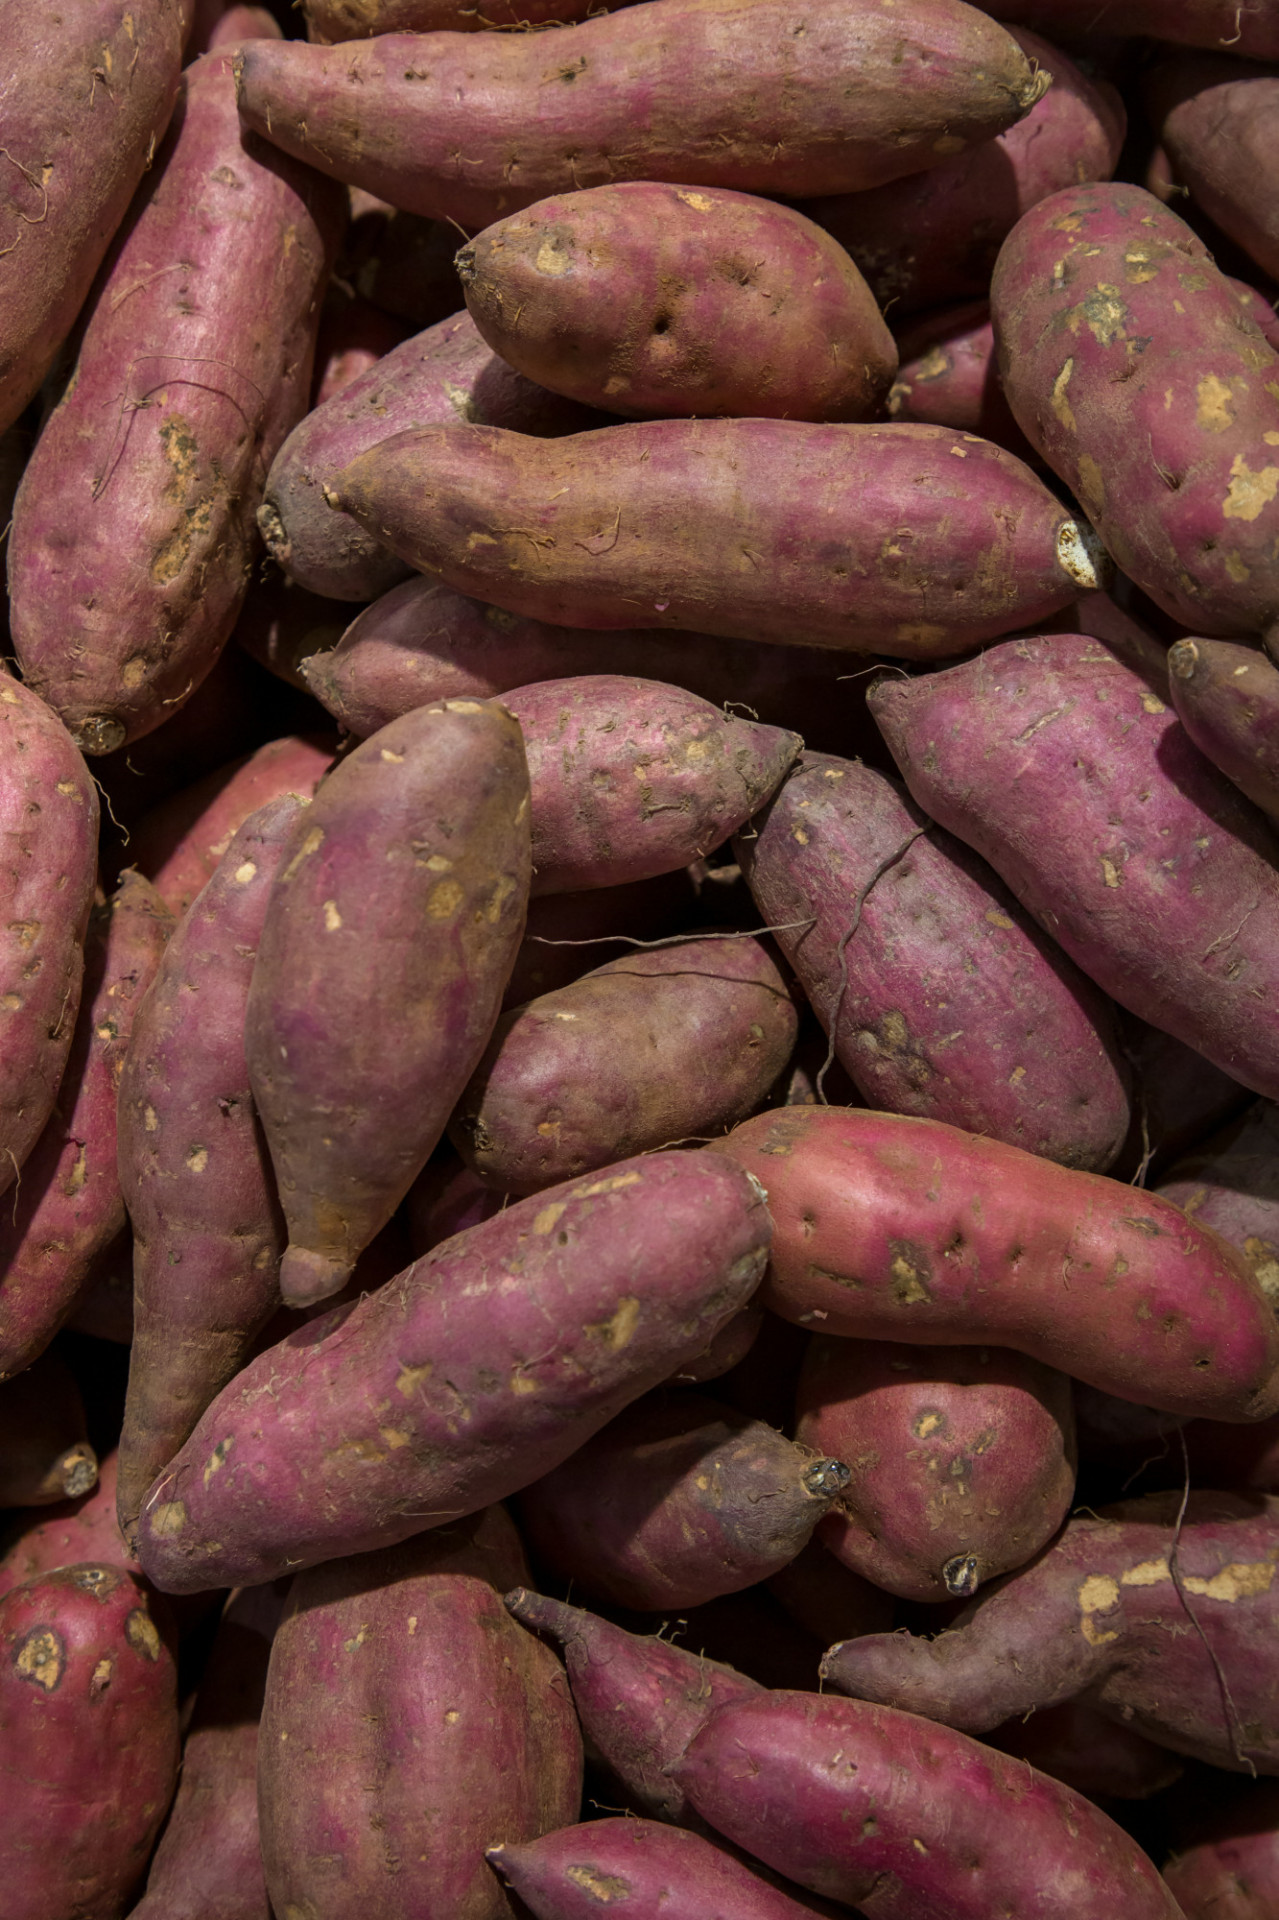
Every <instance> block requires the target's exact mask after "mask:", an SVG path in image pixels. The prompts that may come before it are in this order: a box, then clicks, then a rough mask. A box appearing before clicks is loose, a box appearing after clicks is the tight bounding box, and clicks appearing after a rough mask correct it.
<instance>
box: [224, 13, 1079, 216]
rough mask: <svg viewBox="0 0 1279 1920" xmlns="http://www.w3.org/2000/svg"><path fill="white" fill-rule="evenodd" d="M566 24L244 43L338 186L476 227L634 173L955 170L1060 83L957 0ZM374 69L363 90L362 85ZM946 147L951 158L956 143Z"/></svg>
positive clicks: (831, 175) (243, 106) (249, 98)
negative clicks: (952, 160) (967, 148)
mask: <svg viewBox="0 0 1279 1920" xmlns="http://www.w3.org/2000/svg"><path fill="white" fill-rule="evenodd" d="M654 4H656V6H657V11H656V12H655V13H654V12H653V10H652V6H651V5H650V6H648V7H644V8H636V7H631V8H628V9H626V10H625V11H623V12H621V13H616V14H612V15H609V16H606V17H605V18H603V19H598V20H588V21H586V22H585V23H584V24H582V25H580V26H572V27H565V28H563V29H562V30H561V31H559V32H557V33H556V35H555V39H554V42H553V50H552V47H551V46H550V45H548V43H547V42H546V41H544V40H541V39H540V38H539V37H538V36H537V35H536V34H525V33H510V34H506V33H503V34H496V33H481V34H467V35H464V36H463V35H459V34H451V33H442V34H429V35H425V36H421V35H408V34H393V33H392V34H385V35H383V36H382V37H381V38H379V39H377V40H374V41H372V42H371V43H368V44H362V45H359V46H352V47H346V46H343V47H334V48H322V47H304V46H300V45H298V43H297V42H296V41H292V42H288V43H285V44H283V45H280V46H276V45H272V44H270V43H268V42H265V41H260V42H258V43H257V44H256V45H253V46H248V47H246V48H245V49H244V57H243V65H242V68H241V71H240V75H239V87H240V111H241V113H242V114H243V116H244V119H245V122H246V124H247V125H248V126H251V127H254V128H255V129H256V130H257V131H258V132H259V133H261V134H265V135H266V137H267V138H268V139H270V140H273V141H275V142H276V144H277V145H278V146H281V147H283V149H284V150H285V151H286V152H287V153H292V154H296V155H297V156H298V158H300V159H305V160H309V161H310V162H311V164H312V165H314V166H317V167H319V168H321V170H322V171H324V172H326V173H330V174H332V175H333V177H334V178H335V179H339V180H345V181H348V182H349V183H350V184H351V185H352V186H356V187H363V188H365V189H366V191H368V192H369V193H373V194H376V195H378V197H379V198H381V199H383V200H389V201H390V202H391V204H392V206H396V207H403V208H404V209H405V210H406V211H407V212H409V213H422V214H428V215H430V216H431V217H433V218H436V219H451V220H454V221H456V222H457V223H458V225H459V226H461V227H464V228H466V229H467V230H468V231H470V232H472V233H473V232H475V231H476V230H477V229H478V228H480V227H487V226H489V225H490V224H491V223H492V222H493V221H494V220H499V219H501V217H502V216H503V215H504V214H508V213H514V212H515V211H517V209H519V208H520V207H526V206H529V205H530V204H531V203H532V202H533V201H534V200H541V199H543V198H544V197H545V196H546V195H547V194H551V193H565V192H569V191H572V190H576V189H577V188H580V187H593V186H599V185H601V184H603V183H605V182H611V181H613V180H617V179H626V178H630V179H639V180H670V181H675V182H678V183H679V184H681V185H684V186H693V187H701V186H712V187H730V188H737V189H741V190H744V191H746V192H748V193H765V194H773V195H786V196H795V195H803V194H817V193H847V192H852V191H854V190H857V189H860V188H862V187H870V186H875V185H877V184H878V183H879V182H880V181H883V180H893V179H896V178H897V176H898V175H899V174H903V173H910V172H912V171H915V170H917V169H918V168H920V167H927V166H934V165H936V164H937V162H938V160H939V159H941V158H942V157H944V155H945V154H947V153H954V152H956V151H957V150H958V149H957V147H956V145H955V143H956V142H957V141H962V142H964V143H965V144H967V143H968V142H971V141H977V140H986V139H989V138H991V137H992V136H993V135H995V134H997V133H1000V132H1002V131H1003V129H1004V128H1005V127H1008V126H1011V125H1012V123H1013V122H1014V121H1015V120H1017V119H1019V118H1020V117H1021V115H1022V114H1023V113H1025V112H1026V111H1027V110H1028V109H1029V108H1030V107H1031V106H1033V105H1034V103H1035V101H1036V100H1037V99H1038V98H1039V96H1040V94H1041V93H1042V92H1043V90H1044V87H1045V84H1046V82H1045V81H1044V79H1043V77H1042V76H1041V75H1039V74H1037V73H1036V72H1034V71H1033V69H1032V68H1031V65H1030V62H1029V61H1028V60H1027V59H1026V58H1025V55H1024V54H1023V53H1022V51H1021V49H1020V47H1018V45H1017V43H1016V42H1015V41H1014V40H1013V39H1012V38H1011V37H1010V36H1009V35H1008V34H1007V33H1005V32H1004V31H1003V30H1002V29H1001V28H998V27H995V26H993V25H992V23H991V22H990V21H989V20H988V19H986V18H984V17H982V16H980V15H979V14H978V13H977V11H976V9H975V8H970V7H966V6H961V5H959V4H958V0H910V4H909V5H908V6H899V7H897V8H895V9H894V10H893V12H892V14H891V15H888V16H885V15H884V14H883V13H882V12H881V11H880V10H878V9H875V10H868V9H863V8H858V9H855V10H853V11H851V12H850V11H849V9H848V8H847V7H845V6H843V5H841V4H840V0H816V3H815V4H814V5H813V6H812V7H811V8H810V9H809V11H808V13H807V15H806V16H805V21H806V26H805V31H804V33H802V34H796V32H795V25H794V16H793V13H792V12H791V11H790V9H788V8H787V7H786V6H785V4H784V3H783V0H754V3H753V4H750V5H744V4H742V0H654ZM357 76H358V83H359V84H358V88H357V87H356V86H355V85H353V82H354V81H355V80H356V78H357ZM939 146H940V148H941V152H940V153H939V152H938V147H939Z"/></svg>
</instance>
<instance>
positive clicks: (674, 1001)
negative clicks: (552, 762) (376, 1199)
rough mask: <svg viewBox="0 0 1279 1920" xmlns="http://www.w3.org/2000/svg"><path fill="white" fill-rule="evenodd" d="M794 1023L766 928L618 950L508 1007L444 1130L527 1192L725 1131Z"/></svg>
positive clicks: (781, 1057) (747, 1109)
mask: <svg viewBox="0 0 1279 1920" xmlns="http://www.w3.org/2000/svg"><path fill="white" fill-rule="evenodd" d="M534 806H535V808H536V800H535V801H534ZM798 1027H799V1014H798V1011H797V1009H796V1005H795V1000H794V998H793V996H792V993H791V990H790V988H789V987H788V985H787V983H786V981H785V979H784V978H783V977H782V974H781V972H780V971H779V969H778V966H777V962H776V960H775V959H774V958H773V955H772V954H771V953H770V952H769V949H768V943H767V942H766V941H763V940H757V939H754V938H752V937H751V936H750V935H749V934H743V935H742V936H741V937H740V938H738V939H712V940H706V939H701V940H699V939H698V938H697V937H696V935H694V936H693V938H692V939H690V940H681V941H678V942H676V943H673V944H671V945H669V946H665V947H659V948H657V949H656V950H655V951H653V952H651V953H643V952H638V953H628V954H624V955H623V956H622V958H621V959H619V960H610V961H608V962H607V963H606V964H605V965H604V966H602V967H597V968H596V969H595V971H594V972H593V973H588V974H585V975H584V976H583V977H582V979H580V980H576V981H574V982H573V984H572V985H571V986H567V987H561V988H560V989H559V991H558V992H557V993H548V994H542V995H540V996H539V997H538V998H537V999H536V1000H530V1001H528V1002H527V1003H526V1004H525V1005H524V1006H522V1007H515V1008H513V1009H512V1010H511V1011H510V1012H509V1013H505V1014H503V1015H502V1017H501V1019H500V1020H499V1021H498V1023H497V1026H496V1028H495V1029H494V1032H493V1038H492V1039H491V1040H490V1041H489V1044H488V1046H487V1048H486V1049H485V1051H484V1053H483V1054H482V1055H481V1057H480V1061H479V1064H478V1066H477V1067H476V1069H475V1072H474V1073H473V1074H472V1076H471V1078H470V1080H469V1081H468V1082H467V1084H466V1086H465V1088H464V1089H463V1091H462V1093H461V1094H460V1096H459V1098H458V1101H457V1104H456V1106H455V1107H454V1109H453V1114H452V1118H451V1119H450V1121H449V1137H450V1139H451V1140H452V1141H453V1144H454V1146H455V1147H456V1148H457V1150H458V1152H459V1153H460V1154H461V1155H462V1157H463V1159H464V1160H465V1161H466V1162H467V1164H468V1165H469V1166H471V1167H473V1168H474V1169H475V1171H476V1172H477V1173H478V1174H479V1175H480V1176H481V1178H482V1179H483V1180H484V1181H485V1182H486V1184H487V1185H489V1186H492V1187H495V1188H497V1189H498V1190H499V1191H501V1192H505V1193H535V1192H537V1191H538V1189H539V1188H541V1187H549V1186H553V1185H555V1184H556V1183H557V1182H558V1181H561V1180H569V1179H576V1178H578V1177H580V1176H581V1175H582V1174H584V1173H588V1172H590V1170H591V1169H592V1168H594V1167H603V1166H607V1165H608V1164H609V1163H610V1162H611V1161H613V1160H624V1159H627V1158H629V1157H630V1155H631V1154H635V1153H645V1152H648V1151H651V1150H652V1149H653V1148H654V1147H664V1146H669V1145H672V1144H674V1143H675V1142H676V1141H683V1140H693V1139H699V1138H703V1137H705V1136H707V1135H709V1134H716V1133H724V1132H727V1130H728V1128H729V1127H731V1126H735V1125H736V1123H737V1122H738V1121H739V1120H744V1119H745V1118H746V1116H747V1114H749V1113H753V1112H754V1111H755V1109H756V1108H757V1107H759V1106H761V1105H762V1104H763V1103H764V1101H765V1099H766V1098H767V1096H768V1091H769V1088H770V1087H771V1086H772V1084H773V1082H774V1081H775V1080H776V1078H777V1076H778V1074H779V1073H781V1071H782V1070H783V1068H784V1067H785V1065H786V1062H787V1060H788V1059H789V1058H790V1054H791V1049H792V1048H793V1047H794V1044H795V1035H796V1032H797V1030H798ZM689 1604H690V1605H691V1604H692V1603H691V1602H690V1603H689Z"/></svg>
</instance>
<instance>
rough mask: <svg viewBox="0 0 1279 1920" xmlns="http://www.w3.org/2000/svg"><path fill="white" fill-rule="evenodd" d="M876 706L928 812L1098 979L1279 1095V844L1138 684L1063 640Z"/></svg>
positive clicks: (902, 689) (1250, 1082) (1074, 641)
mask: <svg viewBox="0 0 1279 1920" xmlns="http://www.w3.org/2000/svg"><path fill="white" fill-rule="evenodd" d="M869 699H870V707H871V711H872V713H873V714H874V716H875V719H876V720H877V721H878V723H879V726H880V730H881V731H882V733H883V735H884V737H885V739H886V740H887V742H888V744H889V746H890V747H891V749H892V752H893V757H894V759H895V760H896V761H897V764H898V766H899V767H900V769H901V771H902V775H903V777H904V779H905V781H906V784H907V786H908V787H909V788H910V790H911V793H912V795H913V796H914V798H915V799H916V800H917V801H918V803H919V805H920V806H921V807H923V808H924V809H925V811H926V812H927V813H929V814H931V816H932V817H933V819H934V820H937V821H938V822H939V823H940V824H941V825H942V826H944V827H948V828H949V829H950V831H951V832H952V833H955V834H958V835H959V837H960V838H961V839H963V840H966V841H967V842H968V844H969V846H971V847H973V848H974V849H975V850H976V851H977V852H978V853H980V854H981V855H982V856H983V858H985V859H986V860H988V861H989V862H990V864H991V866H992V867H993V868H994V869H995V871H996V873H998V874H999V875H1000V877H1001V879H1003V880H1004V881H1005V882H1006V884H1007V885H1008V886H1009V887H1010V888H1011V890H1012V892H1013V893H1014V894H1015V895H1016V897H1017V898H1018V899H1019V900H1020V901H1021V903H1022V905H1023V906H1024V907H1026V908H1027V909H1028V910H1029V912H1030V913H1031V914H1033V915H1034V917H1035V919H1037V920H1038V921H1039V922H1040V924H1041V925H1042V926H1044V927H1046V928H1047V930H1048V932H1049V933H1050V934H1051V935H1052V937H1053V939H1054V940H1056V941H1057V943H1058V945H1059V946H1061V947H1063V948H1064V949H1065V951H1066V952H1067V953H1068V954H1069V955H1070V958H1071V959H1072V960H1074V961H1075V963H1076V964H1077V965H1078V966H1080V967H1081V968H1082V969H1083V971H1084V972H1085V973H1086V974H1088V975H1089V977H1090V978H1091V979H1093V980H1095V981H1096V983H1097V985H1098V986H1100V987H1102V988H1104V990H1105V991H1106V992H1107V993H1109V994H1110V995H1111V996H1112V997H1113V998H1114V999H1116V1000H1118V1002H1119V1004H1120V1005H1121V1006H1124V1007H1127V1008H1129V1009H1130V1011H1131V1012H1133V1013H1135V1014H1137V1015H1139V1016H1140V1018H1141V1019H1143V1020H1148V1021H1150V1022H1151V1023H1152V1024H1153V1025H1155V1026H1157V1027H1162V1028H1164V1029H1165V1030H1166V1031H1167V1032H1169V1033H1171V1034H1173V1035H1175V1036H1176V1038H1177V1039H1179V1040H1183V1041H1185V1043H1186V1044H1187V1046H1190V1047H1193V1048H1194V1049H1195V1050H1196V1051H1197V1052H1199V1053H1202V1054H1205V1055H1206V1056H1207V1058H1208V1059H1209V1060H1210V1061H1212V1063H1213V1065H1214V1066H1217V1067H1220V1068H1221V1069H1222V1071H1223V1072H1225V1073H1228V1074H1229V1075H1230V1076H1231V1077H1232V1078H1233V1079H1235V1080H1238V1081H1241V1082H1242V1083H1243V1085H1244V1086H1246V1087H1251V1088H1252V1089H1253V1091H1254V1092H1256V1093H1264V1094H1266V1095H1267V1096H1271V1097H1273V1096H1274V1095H1276V1094H1279V1027H1275V1026H1274V1025H1273V1024H1272V1023H1270V1022H1268V1021H1262V1020H1259V1019H1258V1018H1257V1011H1258V1007H1259V1006H1263V1005H1266V1004H1268V1003H1269V1002H1270V1000H1271V998H1272V997H1273V996H1274V995H1275V994H1276V993H1277V992H1279V962H1277V961H1276V950H1277V948H1279V871H1276V865H1275V863H1276V862H1277V861H1279V838H1277V837H1276V834H1275V831H1274V829H1273V827H1272V826H1271V824H1270V822H1269V821H1268V820H1267V819H1266V817H1265V816H1264V815H1263V814H1261V813H1259V812H1258V811H1257V810H1256V809H1255V808H1254V807H1253V806H1252V805H1251V804H1250V803H1249V802H1248V801H1247V800H1245V799H1244V798H1243V796H1242V795H1241V794H1240V792H1239V790H1238V788H1237V787H1235V786H1234V785H1233V784H1232V783H1231V782H1230V781H1229V780H1227V779H1226V778H1225V776H1224V775H1223V774H1221V773H1219V772H1218V770H1217V768H1216V767H1214V766H1213V765H1212V764H1211V763H1210V762H1209V761H1207V760H1205V759H1204V758H1203V756H1202V755H1201V754H1200V752H1199V751H1198V749H1197V748H1196V747H1195V745H1194V744H1193V742H1192V741H1191V740H1190V738H1189V736H1188V735H1187V733H1186V732H1185V731H1184V729H1183V728H1182V726H1181V724H1180V722H1179V721H1178V719H1177V716H1176V714H1175V713H1174V712H1171V711H1170V710H1169V708H1168V707H1167V705H1166V704H1165V702H1164V701H1163V700H1162V699H1161V698H1160V697H1159V696H1158V695H1157V694H1156V693H1155V692H1154V690H1153V689H1152V688H1151V686H1150V685H1149V683H1148V682H1147V680H1145V679H1144V678H1143V677H1142V675H1141V674H1140V673H1139V672H1137V671H1135V670H1134V669H1133V668H1131V667H1129V666H1127V665H1125V664H1124V662H1123V661H1122V660H1120V659H1119V658H1118V657H1117V656H1116V654H1115V653H1114V651H1113V650H1112V649H1110V648H1108V647H1107V646H1106V645H1105V644H1104V643H1102V642H1099V641H1096V640H1092V639H1088V638H1085V637H1082V636H1080V635H1077V634H1052V635H1044V636H1043V637H1041V638H1039V639H1033V640H1015V641H1011V642H1009V643H1007V644H1005V645H1003V646H1000V647H992V648H990V649H989V650H988V651H987V652H986V653H984V654H983V655H982V656H981V658H980V659H979V660H974V661H972V662H970V663H967V664H965V665H963V666H960V667H953V668H951V669H949V670H948V671H947V672H945V673H941V674H930V675H929V676H928V678H927V679H920V680H913V681H910V682H907V681H904V680H897V681H894V682H893V683H891V684H890V683H889V682H888V681H886V680H885V681H884V682H882V683H881V684H880V685H879V686H877V687H876V688H875V689H874V691H873V692H872V693H871V695H870V696H869Z"/></svg>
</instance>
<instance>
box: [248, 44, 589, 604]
mask: <svg viewBox="0 0 1279 1920" xmlns="http://www.w3.org/2000/svg"><path fill="white" fill-rule="evenodd" d="M295 44H296V43H295ZM594 419H595V415H593V414H591V413H588V412H586V411H585V410H584V409H583V408H582V407H580V406H578V405H577V404H576V402H574V401H571V400H565V399H563V398H562V397H561V396H560V395H559V394H553V393H547V392H546V390H545V389H544V388H542V387H539V386H537V385H536V384H535V383H534V382H533V381H531V380H526V379H525V378H524V376H523V374H520V373H517V372H516V371H515V369H514V368H513V367H508V366H507V365H506V363H505V362H504V361H503V360H501V359H499V358H498V356H497V354H495V353H494V352H493V350H492V348H491V347H490V346H489V345H488V343H487V341H485V340H484V339H483V338H482V337H481V335H480V333H479V331H478V330H477V328H476V325H475V322H474V321H473V320H472V319H471V316H470V314H469V313H458V314H454V315H452V316H451V317H450V318H448V319H444V320H441V321H439V322H437V323H436V324H435V325H433V326H430V327H427V328H426V329H425V330H424V331H423V332H421V333H416V334H414V335H413V337H412V339H410V340H406V341H404V343H403V344H402V345H401V346H398V347H393V348H392V349H391V351H390V352H389V353H388V354H385V355H384V356H383V358H382V359H381V360H379V361H378V363H377V365H376V366H373V367H370V368H369V370H368V372H367V373H364V374H361V375H360V376H359V378H358V379H356V380H353V381H351V383H350V385H349V386H346V387H344V388H343V389H342V391H341V392H340V393H338V394H335V395H334V396H333V398H332V399H331V400H329V401H328V402H326V404H325V405H324V406H323V407H317V408H315V410H314V411H313V412H311V413H308V414H307V415H306V417H305V418H304V419H302V420H300V421H299V422H298V424H297V426H296V427H294V428H293V431H292V432H291V433H290V434H289V436H288V438H287V440H285V441H284V444H283V445H282V446H281V447H280V450H279V452H278V453H277V454H276V456H275V459H274V460H273V461H272V464H271V471H270V473H269V474H268V475H267V479H266V485H265V488H264V491H263V495H262V504H261V506H260V507H259V509H258V526H259V529H260V531H261V533H262V537H263V539H264V540H265V541H266V545H267V550H268V552H269V553H270V554H271V556H272V558H273V559H274V560H276V561H277V562H278V563H279V565H280V566H281V567H282V568H283V569H284V571H285V573H286V574H287V575H288V576H289V578H290V579H291V580H294V581H296V582H297V584H298V585H299V586H303V587H308V588H309V589H310V590H311V591H312V592H313V593H319V594H325V595H327V596H329V597H330V598H332V599H334V600H373V599H375V598H376V597H377V596H378V595H379V594H382V593H385V592H386V591H387V590H388V589H389V588H390V587H393V586H394V585H395V584H396V582H397V581H399V580H402V579H403V578H404V577H405V575H406V574H407V573H408V572H409V567H408V564H407V563H406V562H405V561H403V560H400V559H398V558H397V557H396V555H395V554H393V553H391V552H389V551H388V549H387V548H386V547H385V546H384V545H383V544H382V542H381V541H379V540H377V539H376V538H375V537H374V536H373V535H371V534H370V533H368V532H367V531H366V530H365V528H363V527H361V526H357V524H356V522H355V521H354V520H352V519H351V517H350V515H349V514H346V513H341V512H338V511H336V500H335V498H334V497H331V496H333V488H334V483H335V481H336V478H337V475H338V474H339V473H340V472H341V471H342V469H343V467H345V466H346V465H348V463H349V462H350V461H351V460H353V459H355V458H357V457H358V455H360V454H362V453H365V452H367V450H368V449H369V448H370V447H372V446H376V445H377V443H378V442H379V441H380V440H384V439H385V438H386V437H387V435H388V434H392V433H400V432H403V431H404V430H405V429H407V428H409V427H420V426H431V425H441V426H447V425H450V424H452V423H455V422H457V421H459V420H463V421H470V422H474V423H475V424H478V425H480V426H487V427H505V428H507V429H509V430H510V431H511V432H513V433H521V434H530V435H534V436H537V437H542V436H548V437H553V436H555V435H558V434H564V433H577V432H580V431H581V429H582V428H583V427H586V426H589V425H591V424H592V423H593V422H594Z"/></svg>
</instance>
